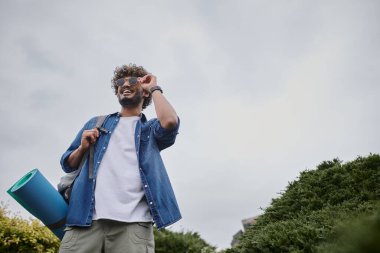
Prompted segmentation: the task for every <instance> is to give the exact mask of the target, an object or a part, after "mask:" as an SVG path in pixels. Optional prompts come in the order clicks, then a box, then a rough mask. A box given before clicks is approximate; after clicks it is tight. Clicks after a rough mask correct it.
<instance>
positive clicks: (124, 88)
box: [117, 77, 144, 108]
mask: <svg viewBox="0 0 380 253" xmlns="http://www.w3.org/2000/svg"><path fill="white" fill-rule="evenodd" d="M129 78H130V77H126V78H125V82H124V84H123V85H121V86H118V87H117V98H118V99H119V103H120V104H121V106H122V107H126V108H136V107H138V106H140V105H142V101H143V94H144V91H143V88H142V87H141V84H140V83H136V84H130V83H129V81H128V79H129Z"/></svg>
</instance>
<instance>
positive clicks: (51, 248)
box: [0, 206, 60, 253]
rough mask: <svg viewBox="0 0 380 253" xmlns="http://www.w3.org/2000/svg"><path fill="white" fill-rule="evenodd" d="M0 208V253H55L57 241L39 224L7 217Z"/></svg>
mask: <svg viewBox="0 0 380 253" xmlns="http://www.w3.org/2000/svg"><path fill="white" fill-rule="evenodd" d="M9 216H10V213H9V211H7V209H6V207H4V206H1V207H0V252H28V253H29V252H30V253H33V252H57V251H58V248H59V243H60V241H59V239H58V238H57V237H56V236H55V235H54V234H53V233H52V232H51V231H50V230H49V229H48V228H46V227H45V226H44V225H42V223H41V222H39V221H38V220H35V219H31V220H24V219H22V218H20V217H17V216H15V217H9Z"/></svg>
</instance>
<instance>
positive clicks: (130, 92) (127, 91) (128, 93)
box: [122, 89, 133, 95]
mask: <svg viewBox="0 0 380 253" xmlns="http://www.w3.org/2000/svg"><path fill="white" fill-rule="evenodd" d="M132 93H133V92H132V90H129V89H126V90H124V91H123V92H122V94H123V95H131V94H132Z"/></svg>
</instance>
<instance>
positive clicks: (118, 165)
mask: <svg viewBox="0 0 380 253" xmlns="http://www.w3.org/2000/svg"><path fill="white" fill-rule="evenodd" d="M139 119H140V118H139V117H137V116H133V117H120V118H119V120H120V122H119V123H118V124H117V126H116V128H115V130H114V132H113V133H112V136H111V138H110V141H109V144H108V147H107V150H106V152H105V154H104V157H103V159H102V162H101V164H100V166H99V168H98V172H97V176H96V186H95V210H94V215H93V220H98V219H110V220H117V221H123V222H148V221H152V216H151V214H150V212H149V207H148V204H147V202H146V199H145V196H144V190H143V187H142V183H141V178H140V172H139V163H138V160H137V154H136V147H135V129H136V123H137V121H138V120H139Z"/></svg>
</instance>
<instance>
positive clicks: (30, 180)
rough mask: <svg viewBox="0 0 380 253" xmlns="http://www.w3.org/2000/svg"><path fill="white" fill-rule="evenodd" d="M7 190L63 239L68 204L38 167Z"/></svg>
mask: <svg viewBox="0 0 380 253" xmlns="http://www.w3.org/2000/svg"><path fill="white" fill-rule="evenodd" d="M7 192H8V193H9V195H11V196H12V197H13V198H14V199H15V200H16V201H17V202H18V203H19V204H20V205H22V206H23V207H24V208H25V209H26V210H28V212H29V213H31V214H32V215H33V216H35V217H36V218H37V219H39V220H40V221H42V223H44V224H45V225H46V226H47V227H48V228H49V229H50V230H51V231H52V232H53V233H54V234H55V235H56V236H57V237H58V238H59V239H61V240H62V238H63V235H64V234H65V232H64V229H65V223H66V215H67V204H66V202H65V200H64V199H63V197H62V196H61V194H59V193H58V191H57V190H56V189H55V188H54V186H53V185H52V184H50V183H49V181H47V179H46V178H45V177H44V176H43V175H42V174H41V172H40V171H39V170H38V169H34V170H32V171H30V172H29V173H27V174H26V175H25V176H23V177H22V178H21V179H20V180H18V181H17V182H16V183H15V184H14V185H13V186H12V187H11V188H10V189H9V190H8V191H7Z"/></svg>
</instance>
